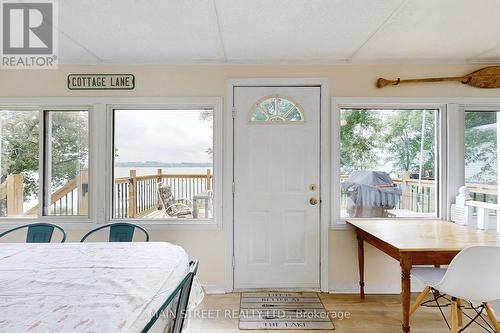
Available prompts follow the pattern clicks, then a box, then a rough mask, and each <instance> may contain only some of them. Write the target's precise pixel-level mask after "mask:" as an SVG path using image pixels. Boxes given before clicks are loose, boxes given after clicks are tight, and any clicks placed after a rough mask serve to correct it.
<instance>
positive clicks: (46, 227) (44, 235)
mask: <svg viewBox="0 0 500 333" xmlns="http://www.w3.org/2000/svg"><path fill="white" fill-rule="evenodd" d="M24 228H28V231H27V233H26V243H50V242H51V240H52V235H53V234H54V229H58V230H59V231H60V232H61V233H62V239H61V243H64V242H65V241H66V232H65V231H64V229H63V228H61V227H60V226H58V225H56V224H52V223H32V224H25V225H21V226H19V227H16V228H13V229H10V230H7V231H5V232H3V233H1V234H0V238H2V237H3V236H5V235H7V234H10V233H11V232H14V231H17V230H20V229H24Z"/></svg>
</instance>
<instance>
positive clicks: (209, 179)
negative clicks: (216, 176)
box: [207, 169, 212, 191]
mask: <svg viewBox="0 0 500 333" xmlns="http://www.w3.org/2000/svg"><path fill="white" fill-rule="evenodd" d="M207 191H212V175H211V171H210V169H207Z"/></svg>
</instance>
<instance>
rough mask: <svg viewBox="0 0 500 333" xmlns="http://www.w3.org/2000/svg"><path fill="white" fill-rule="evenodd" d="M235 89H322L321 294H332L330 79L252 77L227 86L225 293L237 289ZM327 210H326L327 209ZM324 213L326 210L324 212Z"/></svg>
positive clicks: (232, 82)
mask: <svg viewBox="0 0 500 333" xmlns="http://www.w3.org/2000/svg"><path fill="white" fill-rule="evenodd" d="M234 86H290V87H293V86H302V87H303V86H320V87H321V124H320V125H321V150H320V151H321V184H320V191H321V194H320V198H321V221H320V230H321V231H320V232H321V241H320V243H321V244H320V263H319V264H320V288H321V291H324V292H326V291H328V230H329V220H330V213H329V207H330V169H331V167H330V150H329V144H330V131H329V127H330V121H329V119H330V111H329V107H328V103H329V97H328V96H329V87H328V79H327V78H283V79H271V78H252V79H230V80H227V87H226V110H228V111H227V112H226V114H225V117H224V121H225V123H224V129H225V131H226V132H225V139H224V179H225V180H226V182H225V184H224V188H223V198H224V199H223V200H224V204H223V220H224V224H223V229H224V233H225V239H226V242H225V243H226V249H225V274H224V276H225V283H226V285H225V290H226V292H232V291H233V290H234V279H233V273H234V271H233V255H234V227H233V222H234V215H233V214H234V212H233V193H232V180H233V174H234V173H233V171H234V170H233V154H234V151H233V149H234V146H233V142H234V140H233V135H234V127H233V118H232V112H231V111H232V109H233V98H234V95H233V88H234ZM325 207H326V209H325ZM323 210H325V211H324V212H323Z"/></svg>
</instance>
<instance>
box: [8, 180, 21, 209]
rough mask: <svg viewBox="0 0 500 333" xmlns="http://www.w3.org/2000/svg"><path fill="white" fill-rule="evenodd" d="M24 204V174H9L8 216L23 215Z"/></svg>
mask: <svg viewBox="0 0 500 333" xmlns="http://www.w3.org/2000/svg"><path fill="white" fill-rule="evenodd" d="M23 205H24V179H23V175H21V174H19V175H8V176H7V216H9V217H11V216H22V215H23Z"/></svg>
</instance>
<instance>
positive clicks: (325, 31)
mask: <svg viewBox="0 0 500 333" xmlns="http://www.w3.org/2000/svg"><path fill="white" fill-rule="evenodd" d="M215 1H216V5H217V11H218V13H219V21H220V26H221V31H222V36H223V38H222V39H223V41H224V46H225V50H226V55H227V59H228V60H229V61H239V60H241V61H245V60H249V61H273V60H274V61H276V60H299V61H306V62H307V61H314V60H343V59H347V58H348V57H349V56H350V55H351V54H352V53H353V52H354V51H355V50H356V49H357V48H359V47H360V46H361V45H362V44H363V42H364V41H365V40H366V39H367V38H368V37H369V36H370V34H372V33H373V32H374V31H375V30H376V29H377V28H378V27H379V26H380V24H381V23H382V22H383V21H384V20H385V19H386V18H387V17H389V16H390V14H391V13H392V11H393V10H394V9H395V8H397V6H398V5H399V4H400V2H401V0H384V1H373V0H355V1H345V0H274V1H269V0H252V1H234V0H215Z"/></svg>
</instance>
